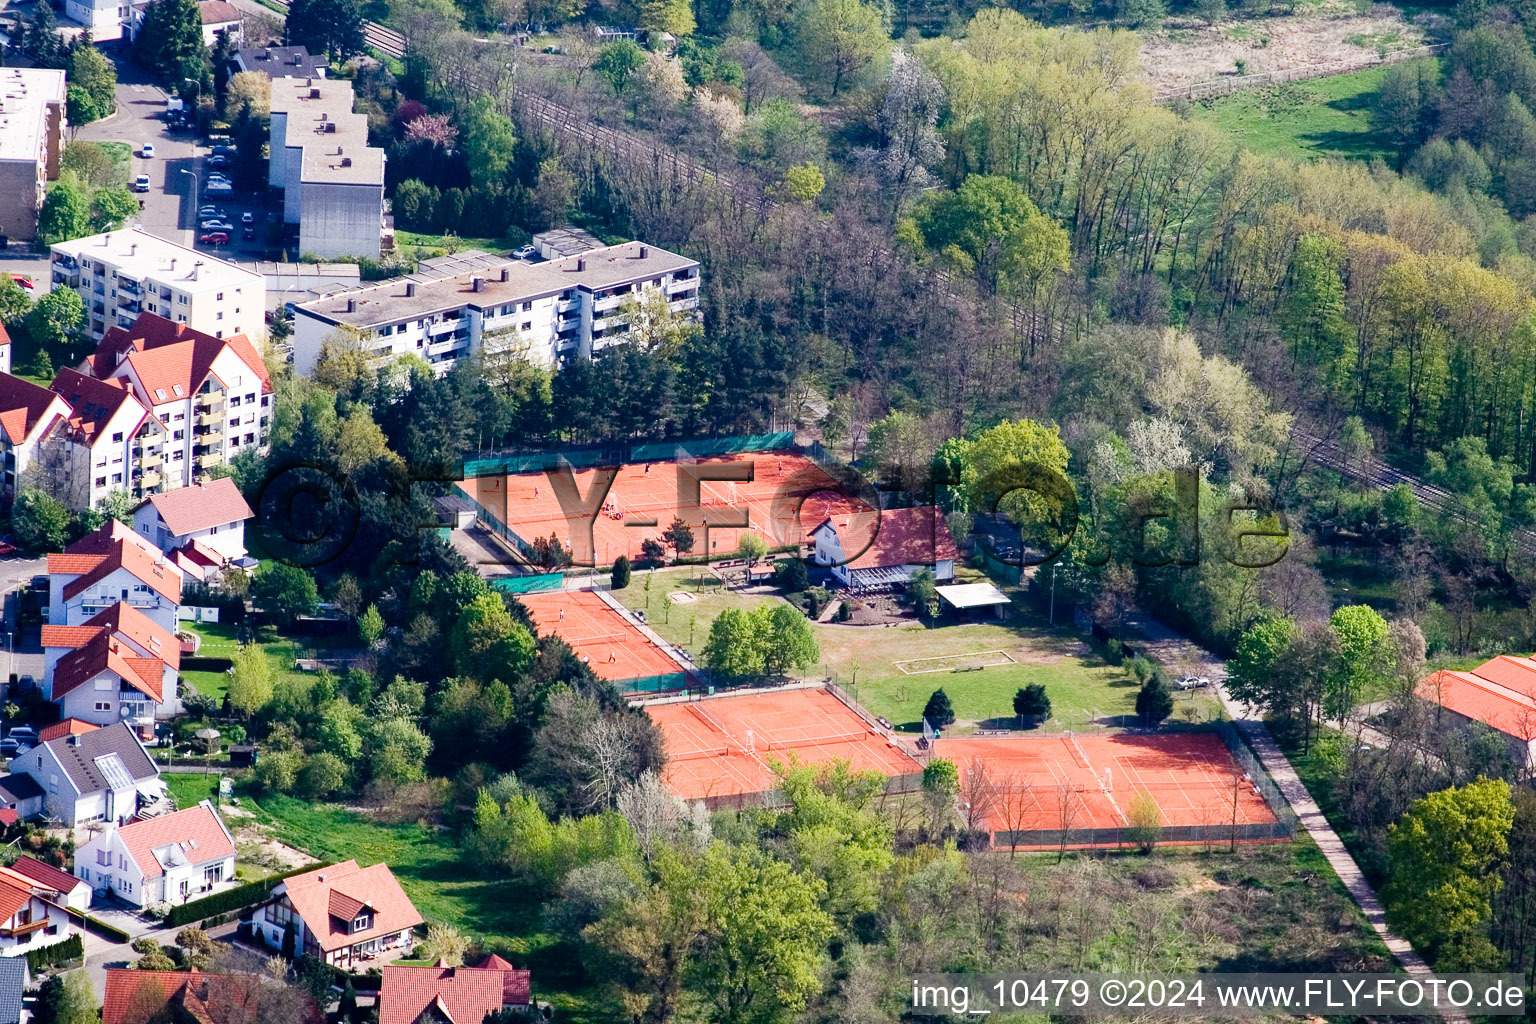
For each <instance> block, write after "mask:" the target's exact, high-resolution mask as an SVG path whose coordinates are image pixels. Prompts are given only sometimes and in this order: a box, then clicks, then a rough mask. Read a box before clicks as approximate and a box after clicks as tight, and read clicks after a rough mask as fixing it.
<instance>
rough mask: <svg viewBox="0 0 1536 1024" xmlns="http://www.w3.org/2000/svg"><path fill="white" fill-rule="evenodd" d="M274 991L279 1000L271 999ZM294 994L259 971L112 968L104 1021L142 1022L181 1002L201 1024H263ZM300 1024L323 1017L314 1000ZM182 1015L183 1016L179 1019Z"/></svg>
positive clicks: (114, 1023)
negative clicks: (215, 971)
mask: <svg viewBox="0 0 1536 1024" xmlns="http://www.w3.org/2000/svg"><path fill="white" fill-rule="evenodd" d="M269 995H271V996H273V997H275V1001H273V1000H270V999H268V998H267V997H268V996H269ZM290 999H292V996H291V994H289V993H286V992H282V991H281V990H280V989H279V987H278V986H276V985H273V984H269V983H268V982H266V981H265V980H264V979H262V978H260V977H258V976H256V975H253V974H203V973H201V972H199V971H189V972H185V973H183V972H181V971H135V970H131V969H129V968H125V967H109V968H107V990H106V998H105V999H103V1000H102V1007H101V1024H142V1022H143V1021H144V1020H145V1018H146V1016H147V1015H152V1014H155V1013H158V1012H159V1011H161V1010H162V1009H164V1008H165V1007H167V1006H172V1005H174V1006H177V1007H179V1008H180V1009H182V1010H183V1011H185V1014H186V1015H187V1016H190V1017H191V1019H193V1020H195V1021H197V1022H198V1024H257V1022H259V1021H269V1020H275V1019H277V1018H276V1017H275V1016H274V1015H273V1014H274V1012H275V1011H277V1010H279V1009H281V1010H287V1009H289V1008H290V1007H291V1005H292V1004H290V1003H289V1002H288V1000H290ZM306 1002H307V1010H306V1012H305V1014H304V1016H303V1017H302V1018H301V1019H299V1020H296V1021H295V1022H294V1024H319V1022H320V1021H321V1020H323V1019H324V1018H323V1016H322V1015H321V1013H320V1012H319V1009H318V1007H316V1006H315V1004H314V1003H313V1002H312V1001H308V1000H306ZM177 1019H181V1018H180V1017H178V1018H177Z"/></svg>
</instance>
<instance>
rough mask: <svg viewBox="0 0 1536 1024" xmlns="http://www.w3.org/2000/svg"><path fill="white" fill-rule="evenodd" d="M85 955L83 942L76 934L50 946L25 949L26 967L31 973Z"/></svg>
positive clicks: (37, 972) (39, 971)
mask: <svg viewBox="0 0 1536 1024" xmlns="http://www.w3.org/2000/svg"><path fill="white" fill-rule="evenodd" d="M84 956H85V942H84V940H82V939H81V938H80V936H79V935H78V934H75V935H71V936H70V937H69V938H67V939H65V940H64V941H63V942H56V943H54V944H53V945H51V946H43V947H41V948H39V949H29V950H27V967H28V968H30V969H31V971H32V973H33V974H41V973H42V972H43V971H45V970H47V969H48V968H50V967H54V966H57V965H58V964H67V963H69V962H70V961H71V960H80V959H82V958H84Z"/></svg>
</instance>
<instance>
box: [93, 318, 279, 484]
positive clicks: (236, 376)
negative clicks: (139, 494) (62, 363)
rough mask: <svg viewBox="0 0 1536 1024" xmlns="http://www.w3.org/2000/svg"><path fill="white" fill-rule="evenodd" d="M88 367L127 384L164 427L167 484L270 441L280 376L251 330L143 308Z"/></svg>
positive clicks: (104, 342) (110, 334)
mask: <svg viewBox="0 0 1536 1024" xmlns="http://www.w3.org/2000/svg"><path fill="white" fill-rule="evenodd" d="M80 370H81V372H82V373H84V374H87V375H89V376H91V377H94V378H97V379H100V380H103V381H115V382H118V384H119V385H120V386H124V387H127V388H128V390H130V391H131V392H132V393H133V395H134V397H135V398H136V399H137V400H138V401H139V403H140V404H142V405H143V406H145V407H146V408H147V409H148V410H149V411H150V412H151V413H152V414H153V415H154V417H155V419H156V421H158V422H159V423H161V424H162V425H163V426H164V428H165V431H166V435H167V436H166V442H165V446H164V450H163V452H162V453H161V454H162V455H163V459H162V461H161V462H160V463H159V464H158V467H159V471H160V473H161V475H162V477H163V481H164V483H163V486H162V487H161V488H160V490H162V491H170V490H174V489H175V488H177V487H187V486H190V485H191V484H193V483H197V482H199V481H203V480H206V479H207V475H208V471H209V470H211V469H212V468H213V467H215V466H218V465H222V464H224V463H225V462H228V461H229V460H231V459H233V458H234V457H235V456H236V455H238V454H239V453H240V452H242V451H245V450H247V449H255V450H257V451H261V450H263V447H264V445H265V443H266V436H267V432H268V430H269V428H270V425H271V416H272V381H271V378H270V377H269V375H268V373H267V367H266V363H265V362H263V361H262V358H261V353H259V352H258V351H257V350H256V346H255V345H253V344H252V343H251V340H250V339H249V338H247V337H246V336H245V335H244V334H239V333H233V334H228V335H222V336H215V335H211V334H204V333H203V332H201V331H197V330H193V329H192V328H191V327H189V326H187V325H186V324H185V323H177V322H175V321H172V320H168V319H166V318H165V317H162V316H158V315H156V314H154V313H140V314H139V316H138V318H137V319H136V320H135V321H134V322H133V326H131V327H113V328H112V329H110V330H108V331H107V332H106V334H105V335H104V336H103V337H102V339H101V343H100V344H99V345H98V346H97V348H96V351H95V352H94V353H93V354H92V355H91V357H90V358H89V359H87V360H86V361H85V362H84V363H82V364H81V367H80ZM144 493H145V494H146V495H147V494H149V493H153V492H151V491H150V490H149V489H146V490H145V491H144Z"/></svg>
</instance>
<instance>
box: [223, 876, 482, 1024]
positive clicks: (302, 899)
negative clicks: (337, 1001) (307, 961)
mask: <svg viewBox="0 0 1536 1024" xmlns="http://www.w3.org/2000/svg"><path fill="white" fill-rule="evenodd" d="M423 923H424V922H423V920H422V916H421V914H420V913H419V912H418V911H417V910H416V906H415V904H413V903H412V902H411V900H410V897H409V896H407V895H406V894H405V890H404V889H402V888H401V887H400V883H399V881H398V880H396V878H395V876H394V873H393V872H391V871H390V870H389V865H388V864H374V865H371V866H369V867H366V868H364V867H359V866H358V864H357V861H355V860H349V861H345V862H343V863H341V864H331V865H329V866H327V867H323V868H316V869H315V870H314V871H309V872H306V873H305V874H302V875H294V876H293V877H292V878H288V879H285V880H284V881H282V882H279V883H278V884H277V886H276V887H275V888H274V889H273V890H272V898H271V899H269V900H268V901H267V902H266V903H264V904H262V905H261V906H259V907H257V908H256V910H255V913H254V914H253V916H252V918H251V929H252V934H254V935H256V936H258V937H260V938H261V940H262V941H263V942H265V943H266V944H267V945H268V946H270V947H271V948H273V949H275V950H281V949H282V948H283V947H284V945H285V939H284V936H285V935H286V933H287V932H288V931H289V929H292V930H293V935H294V943H293V953H294V956H295V957H299V956H313V957H318V958H320V959H322V960H324V961H325V962H326V963H328V964H333V965H334V966H336V967H340V968H342V969H343V970H362V969H365V968H367V967H368V966H370V965H371V964H374V963H376V962H377V961H379V960H380V959H383V958H387V957H389V956H393V955H398V954H399V953H401V952H404V950H405V949H406V948H407V947H408V946H409V945H410V943H411V934H412V932H414V931H415V930H416V928H417V927H418V926H419V925H421V924H423ZM477 1020H478V1018H477Z"/></svg>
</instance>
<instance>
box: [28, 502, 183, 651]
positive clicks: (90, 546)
mask: <svg viewBox="0 0 1536 1024" xmlns="http://www.w3.org/2000/svg"><path fill="white" fill-rule="evenodd" d="M181 581H182V572H181V570H180V569H178V568H176V566H175V565H174V564H172V563H171V561H170V560H169V559H168V558H166V557H165V553H164V552H162V551H161V550H160V549H159V548H157V547H155V546H154V545H153V544H151V543H150V542H149V541H147V540H145V539H144V538H142V537H140V536H138V535H137V534H135V533H134V532H133V530H132V529H131V528H129V527H127V526H124V525H123V524H122V523H119V522H118V521H117V520H115V519H109V520H107V521H106V522H105V523H103V524H102V526H101V528H100V529H98V530H97V531H96V532H94V533H88V534H86V535H85V536H84V537H81V538H80V539H79V540H77V541H75V543H73V544H71V545H70V546H69V547H67V548H65V549H64V550H63V551H59V552H55V553H53V554H50V555H49V556H48V624H49V625H50V626H81V625H85V624H86V623H88V622H89V621H90V620H91V619H93V618H95V617H96V616H97V615H98V614H100V613H101V612H104V611H106V610H107V609H109V608H111V607H112V606H113V605H115V604H117V603H119V602H123V603H126V604H127V605H129V606H130V607H132V608H133V609H134V610H136V611H138V612H139V613H140V614H142V615H143V616H144V617H145V618H147V619H149V621H150V622H153V623H154V624H155V625H156V626H159V627H160V628H161V629H163V630H165V631H166V632H169V633H174V632H175V631H176V629H177V628H178V627H179V623H178V615H179V612H180V609H181Z"/></svg>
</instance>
